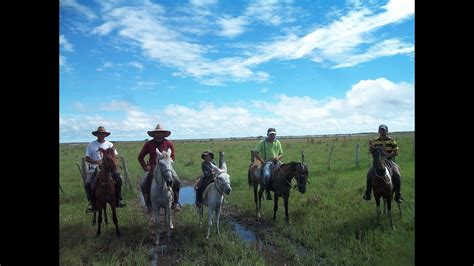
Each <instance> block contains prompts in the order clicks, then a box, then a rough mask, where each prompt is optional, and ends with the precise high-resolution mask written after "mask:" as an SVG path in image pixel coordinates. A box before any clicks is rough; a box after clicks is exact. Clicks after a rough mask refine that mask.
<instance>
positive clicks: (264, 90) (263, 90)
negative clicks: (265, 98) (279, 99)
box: [260, 88, 268, 93]
mask: <svg viewBox="0 0 474 266" xmlns="http://www.w3.org/2000/svg"><path fill="white" fill-rule="evenodd" d="M260 92H261V93H266V92H268V88H262V89H261V90H260Z"/></svg>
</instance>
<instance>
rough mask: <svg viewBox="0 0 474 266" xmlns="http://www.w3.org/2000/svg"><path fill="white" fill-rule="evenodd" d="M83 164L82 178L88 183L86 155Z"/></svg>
mask: <svg viewBox="0 0 474 266" xmlns="http://www.w3.org/2000/svg"><path fill="white" fill-rule="evenodd" d="M81 166H82V179H83V181H84V183H86V177H87V164H86V157H82V161H81Z"/></svg>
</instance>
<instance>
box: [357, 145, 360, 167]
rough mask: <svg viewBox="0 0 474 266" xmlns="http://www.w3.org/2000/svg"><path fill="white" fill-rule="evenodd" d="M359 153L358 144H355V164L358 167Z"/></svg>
mask: <svg viewBox="0 0 474 266" xmlns="http://www.w3.org/2000/svg"><path fill="white" fill-rule="evenodd" d="M359 153H360V145H359V144H357V146H356V166H357V167H359V162H360V158H359Z"/></svg>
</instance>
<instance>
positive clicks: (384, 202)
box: [382, 198, 387, 214]
mask: <svg viewBox="0 0 474 266" xmlns="http://www.w3.org/2000/svg"><path fill="white" fill-rule="evenodd" d="M385 213H387V199H385V198H384V199H383V213H382V214H385Z"/></svg>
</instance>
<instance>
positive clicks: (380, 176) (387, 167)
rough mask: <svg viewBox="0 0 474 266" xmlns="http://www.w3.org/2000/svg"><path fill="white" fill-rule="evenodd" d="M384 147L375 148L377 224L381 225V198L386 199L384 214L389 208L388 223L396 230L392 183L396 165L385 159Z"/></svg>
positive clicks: (373, 180)
mask: <svg viewBox="0 0 474 266" xmlns="http://www.w3.org/2000/svg"><path fill="white" fill-rule="evenodd" d="M383 149H384V147H382V146H377V147H373V150H374V151H373V154H372V155H373V157H374V160H373V167H372V168H373V172H372V173H373V175H372V190H373V191H374V198H375V203H376V205H377V224H378V225H380V213H381V210H380V198H381V197H383V199H384V212H385V209H386V208H387V213H388V221H389V222H390V226H391V227H392V229H395V227H394V226H393V221H392V213H391V210H392V198H393V182H392V175H393V172H392V168H393V167H394V165H393V164H392V163H391V161H390V160H387V159H385V157H384V155H383ZM385 207H386V208H385ZM398 210H399V211H400V214H401V213H402V212H401V209H400V204H399V203H398Z"/></svg>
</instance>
